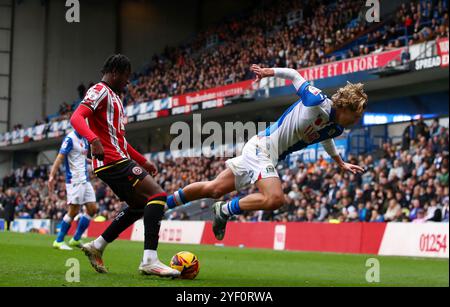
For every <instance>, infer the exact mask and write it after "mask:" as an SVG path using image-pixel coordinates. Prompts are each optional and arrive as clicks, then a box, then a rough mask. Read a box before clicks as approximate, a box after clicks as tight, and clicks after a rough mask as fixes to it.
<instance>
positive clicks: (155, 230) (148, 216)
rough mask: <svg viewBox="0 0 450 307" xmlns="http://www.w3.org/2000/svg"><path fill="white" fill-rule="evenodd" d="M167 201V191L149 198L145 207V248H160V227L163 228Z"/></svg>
mask: <svg viewBox="0 0 450 307" xmlns="http://www.w3.org/2000/svg"><path fill="white" fill-rule="evenodd" d="M166 201H167V195H166V194H165V193H162V194H157V195H154V196H153V197H151V198H150V199H149V200H148V203H147V206H146V207H145V209H144V228H145V240H144V250H148V249H149V250H154V251H155V250H156V249H157V248H158V240H159V229H160V228H161V220H162V218H163V216H164V206H165V205H166Z"/></svg>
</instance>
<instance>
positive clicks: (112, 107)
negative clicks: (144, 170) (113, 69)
mask: <svg viewBox="0 0 450 307" xmlns="http://www.w3.org/2000/svg"><path fill="white" fill-rule="evenodd" d="M81 104H82V105H84V106H86V107H88V108H89V109H91V110H92V111H93V112H94V114H93V116H91V117H90V118H89V127H90V129H91V130H92V132H94V133H95V134H96V135H97V136H98V137H99V138H100V141H101V143H102V145H103V148H104V152H105V157H104V160H103V161H99V160H97V159H95V158H94V157H92V167H93V169H94V170H96V169H99V168H101V167H103V166H107V165H111V164H114V163H116V162H118V161H121V160H124V159H130V155H129V154H128V151H127V146H128V143H127V141H126V139H125V124H126V115H125V114H124V108H123V105H122V100H121V99H120V97H119V95H117V94H116V93H115V92H114V91H113V90H112V89H111V88H110V87H109V86H108V85H107V84H106V83H104V82H100V83H97V84H96V85H94V86H93V87H91V88H90V89H89V91H88V92H87V93H86V96H85V98H84V99H83V101H82V102H81Z"/></svg>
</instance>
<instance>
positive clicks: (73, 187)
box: [66, 182, 96, 205]
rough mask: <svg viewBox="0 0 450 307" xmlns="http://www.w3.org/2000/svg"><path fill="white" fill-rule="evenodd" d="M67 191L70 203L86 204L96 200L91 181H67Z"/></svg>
mask: <svg viewBox="0 0 450 307" xmlns="http://www.w3.org/2000/svg"><path fill="white" fill-rule="evenodd" d="M66 191H67V203H68V204H69V205H84V204H87V203H95V202H96V199H95V192H94V188H93V187H92V184H91V183H90V182H84V183H71V184H69V183H67V184H66Z"/></svg>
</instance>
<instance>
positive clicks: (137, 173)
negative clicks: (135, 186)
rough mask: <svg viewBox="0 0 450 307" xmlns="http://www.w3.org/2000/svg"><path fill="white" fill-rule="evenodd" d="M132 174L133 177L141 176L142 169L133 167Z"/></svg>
mask: <svg viewBox="0 0 450 307" xmlns="http://www.w3.org/2000/svg"><path fill="white" fill-rule="evenodd" d="M132 172H133V174H134V175H136V176H139V175H141V174H142V168H140V167H139V166H135V167H133V170H132Z"/></svg>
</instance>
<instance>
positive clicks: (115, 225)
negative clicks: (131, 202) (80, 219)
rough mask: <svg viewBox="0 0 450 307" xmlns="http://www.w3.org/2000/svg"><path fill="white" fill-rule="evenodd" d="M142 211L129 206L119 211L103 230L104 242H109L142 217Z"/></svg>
mask: <svg viewBox="0 0 450 307" xmlns="http://www.w3.org/2000/svg"><path fill="white" fill-rule="evenodd" d="M143 215H144V211H143V210H142V209H140V210H137V209H136V210H135V209H131V208H130V207H128V208H126V209H124V210H123V211H122V212H120V213H119V214H118V215H117V216H116V218H115V219H114V221H113V222H112V223H111V225H109V227H108V228H107V229H106V230H105V232H103V234H102V237H103V239H105V241H106V242H108V243H111V242H113V241H114V240H115V239H117V237H119V235H120V234H121V233H122V232H124V231H125V230H126V229H127V228H128V227H130V226H131V225H133V224H134V222H136V221H137V220H139V219H140V218H142V216H143Z"/></svg>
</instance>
